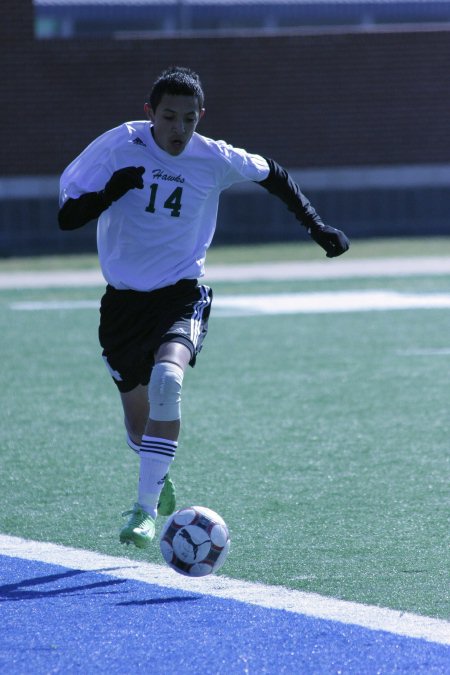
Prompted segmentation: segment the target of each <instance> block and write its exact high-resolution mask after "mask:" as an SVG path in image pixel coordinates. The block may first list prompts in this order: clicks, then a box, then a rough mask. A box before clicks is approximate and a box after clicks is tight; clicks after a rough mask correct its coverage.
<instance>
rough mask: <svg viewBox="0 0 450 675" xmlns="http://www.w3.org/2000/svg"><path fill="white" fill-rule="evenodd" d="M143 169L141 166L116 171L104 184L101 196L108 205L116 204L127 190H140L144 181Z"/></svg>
mask: <svg viewBox="0 0 450 675" xmlns="http://www.w3.org/2000/svg"><path fill="white" fill-rule="evenodd" d="M144 173H145V169H144V167H143V166H126V167H124V168H123V169H117V171H114V173H113V175H112V176H111V178H110V179H109V181H108V182H107V183H106V185H105V187H104V189H103V194H104V195H105V198H106V200H107V202H109V204H111V203H112V202H116V201H117V200H118V199H120V198H121V197H123V196H124V194H126V193H127V192H128V190H133V189H134V188H138V190H142V188H143V187H144V181H143V179H142V176H143V174H144Z"/></svg>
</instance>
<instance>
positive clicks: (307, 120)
mask: <svg viewBox="0 0 450 675" xmlns="http://www.w3.org/2000/svg"><path fill="white" fill-rule="evenodd" d="M2 17H3V19H2V22H1V23H0V63H1V64H2V85H3V86H2V104H1V106H0V143H1V147H2V152H1V155H0V156H1V160H0V161H1V172H2V175H3V176H8V175H10V176H11V175H35V174H48V175H55V174H59V173H60V172H61V170H62V169H63V168H64V166H65V165H66V164H67V163H68V162H69V161H70V160H71V159H72V158H73V157H74V156H75V155H76V154H77V153H78V152H79V151H80V150H81V149H82V148H83V147H84V146H85V145H86V144H87V143H88V142H90V140H92V139H93V138H94V137H95V136H96V135H98V134H99V133H101V132H102V131H104V130H106V129H108V128H110V127H112V126H115V125H117V124H119V123H121V122H123V121H125V120H129V119H137V118H141V117H142V106H143V102H144V100H145V97H146V93H147V91H148V89H149V87H150V85H151V83H152V81H153V80H154V78H155V77H156V75H157V74H158V73H159V72H160V70H162V69H163V68H164V67H166V66H167V65H170V64H175V63H176V64H184V65H188V66H190V67H192V68H194V69H196V70H198V72H199V73H200V75H201V78H202V81H203V84H204V88H205V91H206V107H207V115H206V117H205V119H204V120H203V121H202V123H201V127H200V128H199V130H200V131H201V132H202V133H204V134H205V135H211V136H213V137H216V138H225V139H226V140H227V141H229V142H231V143H233V144H235V145H238V146H239V145H242V146H244V147H246V148H247V149H249V150H253V151H257V152H260V153H261V154H266V155H268V156H273V157H275V158H276V159H277V160H278V161H280V162H281V163H282V164H284V165H286V166H288V167H297V168H303V167H332V166H340V165H346V166H364V165H395V164H406V163H416V164H424V163H425V164H430V163H440V162H448V161H449V158H450V133H449V111H450V32H447V31H445V30H429V31H422V32H407V31H405V32H390V31H386V32H377V33H364V34H362V33H348V34H333V35H298V34H291V35H283V36H278V37H276V36H272V37H248V38H244V37H234V38H231V37H230V38H225V37H223V38H180V39H177V40H169V39H158V40H136V41H131V40H124V41H112V40H102V41H96V40H74V41H72V40H71V41H65V40H61V41H36V40H35V39H34V37H33V26H32V2H31V0H2ZM4 18H6V21H5V20H4Z"/></svg>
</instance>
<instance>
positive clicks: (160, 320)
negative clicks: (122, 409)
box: [99, 279, 212, 392]
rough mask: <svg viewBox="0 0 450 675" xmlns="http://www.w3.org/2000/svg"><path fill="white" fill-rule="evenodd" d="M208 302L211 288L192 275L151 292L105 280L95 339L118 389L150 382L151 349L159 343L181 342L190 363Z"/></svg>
mask: <svg viewBox="0 0 450 675" xmlns="http://www.w3.org/2000/svg"><path fill="white" fill-rule="evenodd" d="M211 301H212V290H211V289H210V288H208V286H201V285H199V284H198V283H197V281H196V280H195V279H182V280H181V281H179V282H178V283H176V284H174V285H173V286H166V287H165V288H158V289H157V290H155V291H150V292H141V291H131V290H129V291H118V290H117V289H115V288H113V287H112V286H109V285H108V286H107V287H106V292H105V294H104V296H103V298H102V301H101V306H100V327H99V340H100V344H101V346H102V347H103V352H102V356H103V359H104V361H105V364H106V366H107V368H108V370H109V372H110V374H111V376H112V377H113V379H114V382H115V383H116V385H117V387H118V389H119V391H121V392H127V391H131V390H132V389H134V388H135V387H136V386H137V385H138V384H143V385H146V384H148V383H149V380H150V374H151V371H152V368H153V364H154V354H155V352H156V350H157V349H158V347H159V346H160V345H161V344H163V343H164V342H168V341H172V340H173V341H176V342H181V343H182V344H184V345H186V347H188V349H189V350H190V352H191V361H190V365H191V366H194V365H195V360H196V356H197V354H198V353H199V351H200V349H201V348H202V343H203V340H204V338H205V336H206V333H207V331H208V318H209V312H210V309H211Z"/></svg>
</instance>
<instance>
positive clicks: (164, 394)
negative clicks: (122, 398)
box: [148, 361, 184, 422]
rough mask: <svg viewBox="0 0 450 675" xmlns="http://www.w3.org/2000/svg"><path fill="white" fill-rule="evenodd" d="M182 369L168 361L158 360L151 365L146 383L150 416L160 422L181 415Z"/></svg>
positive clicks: (174, 418)
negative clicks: (150, 372) (147, 383)
mask: <svg viewBox="0 0 450 675" xmlns="http://www.w3.org/2000/svg"><path fill="white" fill-rule="evenodd" d="M183 376H184V371H183V369H182V368H180V366H177V365H176V364H175V363H171V362H169V361H159V362H158V363H157V364H156V365H155V366H153V370H152V374H151V377H150V382H149V385H148V397H149V401H150V418H151V419H152V420H157V421H161V422H170V421H173V420H178V419H180V417H181V388H182V385H183Z"/></svg>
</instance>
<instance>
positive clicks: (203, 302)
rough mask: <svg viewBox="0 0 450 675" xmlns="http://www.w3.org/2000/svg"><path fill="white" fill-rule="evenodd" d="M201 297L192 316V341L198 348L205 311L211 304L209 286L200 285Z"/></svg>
mask: <svg viewBox="0 0 450 675" xmlns="http://www.w3.org/2000/svg"><path fill="white" fill-rule="evenodd" d="M199 288H200V292H201V295H202V297H201V299H200V300H198V301H197V302H196V303H195V305H194V313H193V315H192V318H191V335H190V338H191V341H192V344H193V345H194V347H195V348H197V343H198V340H199V337H200V335H201V333H202V327H203V312H204V311H205V309H206V308H207V307H209V305H210V304H211V299H210V297H209V295H208V291H209V288H208V287H207V286H200V287H199Z"/></svg>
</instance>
